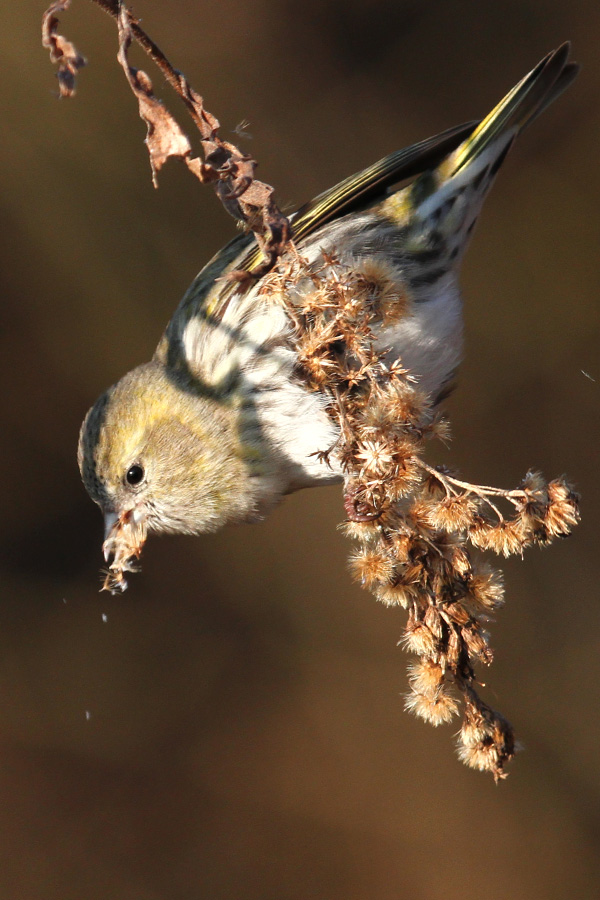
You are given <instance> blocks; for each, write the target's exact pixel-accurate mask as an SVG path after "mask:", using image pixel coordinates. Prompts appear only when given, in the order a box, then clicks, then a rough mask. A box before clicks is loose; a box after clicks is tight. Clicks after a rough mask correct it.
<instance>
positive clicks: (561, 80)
mask: <svg viewBox="0 0 600 900" xmlns="http://www.w3.org/2000/svg"><path fill="white" fill-rule="evenodd" d="M569 50H570V45H569V43H568V42H567V43H565V44H562V45H561V46H560V47H559V48H558V49H557V50H554V51H553V52H552V53H549V54H548V55H547V56H545V57H544V59H542V60H541V62H539V63H538V64H537V66H536V67H535V68H534V69H533V70H532V71H531V72H530V73H529V74H528V75H526V76H525V78H523V79H522V80H521V81H520V82H519V83H518V84H517V85H516V86H515V87H514V88H513V89H512V90H511V91H509V92H508V94H507V95H506V96H505V97H504V98H503V99H502V100H501V101H500V103H499V104H498V105H497V106H495V107H494V109H493V110H492V111H491V112H490V113H489V115H487V116H486V117H485V119H483V121H482V122H481V123H480V124H479V125H478V126H477V128H476V129H475V130H474V131H473V133H472V134H471V135H470V136H469V137H468V138H467V139H466V141H464V142H463V143H462V144H461V145H460V147H458V149H457V150H455V152H454V153H453V154H451V156H450V157H449V158H448V160H447V161H446V163H445V164H444V174H445V176H446V177H447V178H448V177H452V176H453V175H456V174H457V173H458V172H460V170H461V169H463V168H464V167H465V166H467V165H468V164H469V163H470V162H471V161H472V160H473V159H476V158H477V157H478V156H479V155H480V154H481V153H482V152H483V151H484V150H485V149H486V147H488V146H490V144H492V143H493V142H494V141H495V140H496V139H497V138H498V137H499V136H500V135H502V134H504V135H506V136H507V137H508V135H510V134H512V136H513V137H514V136H516V135H517V134H518V133H519V132H520V131H522V130H523V128H525V127H526V126H527V125H528V124H529V123H530V122H532V121H533V120H534V119H535V118H537V116H538V115H539V114H540V113H542V112H543V111H544V110H545V109H546V107H548V106H549V105H550V103H552V102H553V101H554V100H555V99H556V98H557V97H558V96H559V94H561V93H562V92H563V91H564V90H565V89H566V88H567V87H568V85H569V84H570V83H571V81H572V80H573V78H575V76H576V75H577V72H578V66H576V65H575V64H573V63H568V62H567V60H568V57H569Z"/></svg>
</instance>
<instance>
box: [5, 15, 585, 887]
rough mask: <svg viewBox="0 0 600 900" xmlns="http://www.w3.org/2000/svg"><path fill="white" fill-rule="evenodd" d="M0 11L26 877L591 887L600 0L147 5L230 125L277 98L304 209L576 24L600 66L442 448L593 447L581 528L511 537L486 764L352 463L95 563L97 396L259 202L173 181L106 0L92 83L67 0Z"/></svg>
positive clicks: (540, 144) (518, 219)
mask: <svg viewBox="0 0 600 900" xmlns="http://www.w3.org/2000/svg"><path fill="white" fill-rule="evenodd" d="M0 9H1V10H2V13H3V28H2V33H1V35H0V48H1V52H2V60H3V66H2V68H3V75H2V98H1V100H0V104H1V106H2V110H1V116H2V132H3V139H2V146H1V149H0V154H1V157H0V158H1V173H2V176H1V185H2V186H1V189H0V203H1V207H2V215H3V226H2V235H3V239H2V242H1V245H0V253H1V255H2V261H1V264H0V275H1V278H2V281H3V286H2V316H1V324H0V327H1V332H0V340H1V347H0V370H1V373H2V375H1V384H2V391H1V398H2V411H1V422H2V425H1V428H2V441H1V456H0V461H1V467H0V472H1V473H2V480H3V485H2V514H1V516H0V528H1V529H2V535H1V538H0V578H1V598H0V600H1V602H0V898H2V900H109V898H111V900H112V898H127V900H180V898H181V900H183V898H189V900H195V898H201V900H204V898H206V900H226V898H227V900H229V898H235V900H307V898H313V897H314V898H319V900H403V898H405V897H406V898H410V900H430V898H438V897H444V898H445V900H458V898H463V897H464V896H466V895H474V896H485V897H486V898H489V900H500V898H505V897H510V898H527V900H542V898H543V900H554V898H556V900H559V898H560V900H563V898H565V897H569V898H576V900H584V898H585V900H588V898H591V897H594V896H597V894H598V890H599V885H600V881H599V877H598V876H599V874H600V871H599V870H600V861H599V858H598V857H599V853H598V851H599V843H600V805H599V800H600V774H599V773H600V765H599V751H598V748H599V745H600V724H599V716H598V705H599V701H600V677H599V676H600V661H599V659H598V651H599V649H600V631H599V629H600V609H599V605H598V577H599V572H598V568H599V567H598V537H597V521H598V515H599V512H600V508H599V507H600V491H599V488H598V468H597V455H598V454H597V442H598V434H599V428H598V425H599V420H598V406H599V400H600V364H599V363H600V360H599V354H598V318H599V317H598V251H597V248H598V243H599V227H598V203H599V197H600V174H599V167H598V132H599V117H598V109H599V105H600V67H599V62H598V34H599V33H600V8H599V7H598V4H596V3H593V2H589V3H585V2H577V0H575V2H570V3H564V2H549V0H543V2H542V0H538V2H533V0H530V2H526V0H518V2H517V0H514V2H510V0H505V2H497V3H487V4H482V3H481V2H480V0H472V2H471V0H464V2H445V3H444V2H427V0H422V2H417V0H393V2H379V3H376V2H371V3H369V2H360V0H354V2H352V0H347V2H336V0H328V2H327V0H325V2H318V0H307V2H304V3H303V4H299V3H297V2H294V3H292V2H289V0H286V2H272V3H269V2H265V0H262V2H260V0H254V2H252V3H251V2H249V0H248V2H240V0H221V2H220V3H218V4H217V3H208V2H206V3H200V2H191V0H170V2H169V3H159V2H157V0H139V3H137V4H136V8H135V9H136V12H137V14H138V15H140V16H142V17H143V20H144V25H145V26H146V28H147V29H148V31H149V32H150V33H151V35H152V36H153V37H154V38H155V39H156V40H157V42H158V43H159V44H160V45H161V46H162V48H163V49H164V50H165V52H166V53H167V54H168V55H169V56H170V58H171V59H172V62H173V63H174V64H175V65H176V66H178V67H179V68H181V69H183V71H185V72H186V74H187V75H188V77H189V78H190V80H191V81H192V83H193V84H194V86H195V87H196V88H197V89H198V90H200V91H201V92H202V93H203V94H204V96H205V98H206V103H207V107H208V109H209V110H211V111H212V112H214V113H215V114H217V115H218V116H219V117H220V119H221V122H222V134H223V136H224V137H226V138H227V137H228V136H230V135H231V131H232V130H233V128H234V127H235V126H236V125H237V124H238V123H239V122H240V121H241V120H243V119H247V120H249V121H250V123H251V125H250V126H249V130H250V132H251V133H252V134H253V135H254V140H253V141H252V142H251V143H249V144H248V145H247V146H248V148H249V149H250V150H251V152H252V153H253V154H254V155H255V156H256V157H257V158H258V160H259V161H260V169H259V173H260V176H261V177H262V178H264V179H265V180H266V181H268V182H270V183H272V184H275V185H277V187H278V196H279V198H280V200H281V201H282V202H284V203H289V204H291V206H294V205H298V204H300V203H301V202H303V201H304V200H306V199H307V198H309V197H310V196H312V195H314V194H315V193H317V192H319V191H321V190H323V189H325V188H326V187H328V186H329V185H330V184H332V183H334V182H335V181H337V180H339V179H341V178H342V177H345V176H346V175H348V174H350V173H352V172H353V171H355V170H357V169H359V168H361V167H363V166H365V165H367V164H369V163H371V162H372V161H374V160H375V159H377V158H379V157H380V156H382V155H384V154H386V153H388V152H390V151H392V150H393V149H396V148H397V147H399V146H402V145H405V144H407V143H409V142H412V141H414V140H417V139H420V138H423V137H426V136H428V135H430V134H433V133H435V132H437V131H440V130H441V129H443V128H447V127H449V126H451V125H454V124H456V123H458V122H461V121H465V120H468V119H471V118H473V117H477V116H481V115H483V114H485V113H486V112H487V111H488V110H489V109H490V108H491V107H492V105H494V103H496V102H497V101H498V100H499V99H500V97H501V96H502V95H503V94H504V93H505V91H506V90H508V88H510V87H511V86H512V84H513V83H515V82H516V81H517V80H518V79H520V78H521V77H522V76H523V75H524V74H525V73H526V72H527V71H528V70H529V69H530V68H532V66H533V65H534V64H535V63H536V62H537V61H538V59H539V58H540V57H541V56H542V55H543V54H544V53H545V52H547V51H548V50H549V49H551V48H552V47H554V46H556V45H557V44H559V43H560V42H562V41H563V40H565V39H567V38H570V39H571V40H572V41H573V43H574V53H575V56H576V57H577V58H578V59H579V60H580V61H581V62H582V63H583V64H584V70H583V73H582V75H581V76H580V78H579V80H578V81H577V83H576V84H575V85H574V86H573V87H572V88H571V89H570V90H569V92H568V93H567V94H566V95H565V96H564V97H563V98H562V99H561V100H560V101H559V102H558V103H557V104H556V105H555V106H553V107H552V108H551V109H550V110H549V111H548V112H547V113H546V114H545V115H544V116H543V117H542V118H541V119H540V120H539V121H538V122H536V124H535V126H534V127H533V128H532V129H531V130H530V131H528V132H527V133H526V134H525V135H524V136H523V137H522V139H521V141H520V142H519V143H518V145H517V146H516V148H515V149H514V151H513V153H511V155H510V157H509V159H508V161H507V163H506V165H505V167H504V169H503V171H502V173H501V176H500V177H499V179H498V182H497V184H496V186H495V188H494V190H493V192H492V194H491V196H490V197H489V199H488V201H487V205H486V209H485V212H484V215H483V216H482V222H481V225H480V227H479V229H478V231H477V233H476V235H475V237H474V240H473V242H472V246H471V248H470V251H469V253H468V255H467V258H466V262H465V266H464V273H463V276H464V277H463V285H464V293H465V298H466V312H465V318H466V343H467V350H466V360H465V364H464V366H463V369H462V375H461V379H460V384H459V388H458V390H457V391H456V393H455V395H454V397H453V398H452V399H451V401H450V403H449V410H450V413H451V417H452V420H453V426H454V434H455V438H454V442H453V444H452V447H451V449H450V451H446V450H444V448H443V447H440V448H439V449H437V450H436V454H437V455H436V456H435V458H436V459H437V460H438V461H441V462H447V463H449V462H451V463H452V464H453V465H454V466H456V467H458V468H459V469H460V471H461V472H462V473H464V475H465V476H466V477H469V478H471V479H473V480H480V481H484V482H486V483H493V484H499V485H504V486H507V487H508V486H513V485H514V484H515V483H517V481H518V480H519V479H520V478H521V476H522V475H523V474H524V473H525V471H526V470H527V469H528V468H529V467H536V468H540V469H542V470H543V471H544V472H545V473H546V474H547V475H549V476H551V475H556V474H560V473H562V472H568V473H569V475H570V476H571V478H572V479H573V480H574V481H575V482H576V484H577V486H578V488H579V490H580V491H581V493H582V495H583V503H582V510H583V516H584V521H583V524H582V525H581V527H580V528H578V529H577V530H576V533H575V535H574V537H573V538H572V539H571V540H569V541H564V542H560V543H558V544H556V545H555V546H553V547H552V548H550V549H547V550H544V551H538V550H530V551H528V552H527V554H526V555H525V558H524V560H523V561H520V560H510V561H509V562H508V563H506V564H505V565H504V571H505V575H506V581H507V606H506V608H505V609H504V610H503V611H501V613H500V614H499V616H498V621H497V623H496V624H495V625H494V627H493V645H494V647H495V649H496V652H497V658H496V661H495V663H494V665H493V667H492V669H491V670H490V671H489V672H486V673H485V676H484V677H485V680H486V681H487V682H488V684H489V689H488V692H487V696H488V699H490V701H491V702H492V703H493V705H495V706H497V707H498V708H500V709H501V710H502V711H503V712H504V713H505V714H506V715H507V716H509V718H510V719H511V720H512V721H513V723H514V725H515V727H516V729H517V731H518V734H519V737H520V739H521V740H522V742H523V745H524V752H523V753H521V754H520V755H519V756H518V758H517V759H516V760H515V762H514V763H513V765H512V766H511V775H510V777H509V779H508V781H507V782H504V783H503V784H501V785H499V786H498V787H496V786H495V785H494V784H493V781H492V779H491V778H490V777H489V776H484V775H481V774H479V773H475V772H472V771H469V770H467V769H465V768H464V767H463V766H462V765H461V764H460V763H459V762H458V761H457V759H456V757H455V755H454V752H453V747H452V745H453V728H451V727H443V728H440V729H438V730H437V731H436V730H434V729H432V728H430V727H429V726H427V725H425V724H422V723H420V722H419V721H417V720H415V719H412V718H410V717H409V716H408V715H407V714H406V713H404V712H403V700H402V694H403V692H404V691H405V689H406V678H405V667H406V663H407V658H406V657H405V655H404V654H403V653H402V652H401V650H400V649H398V648H397V647H396V641H397V640H398V638H399V636H400V634H401V631H402V626H403V621H404V618H403V616H404V614H403V613H402V611H400V610H390V609H386V608H384V607H383V606H380V605H377V603H376V602H375V600H374V599H373V598H372V597H371V596H370V595H369V594H367V593H364V592H362V591H361V590H359V588H358V587H356V586H354V585H352V584H351V582H350V578H349V575H348V573H347V571H346V561H345V560H346V555H347V552H348V549H349V547H348V546H347V543H346V541H345V540H344V539H343V537H342V536H341V535H340V533H339V532H338V531H337V530H336V525H337V524H338V523H339V522H340V521H341V520H342V518H343V512H342V507H341V502H340V492H339V490H338V489H336V488H334V489H329V490H322V491H321V492H317V491H314V492H307V493H303V494H299V495H296V496H294V497H292V498H290V499H289V500H287V501H286V502H285V503H284V504H283V506H282V507H281V508H280V509H278V510H277V511H276V512H275V514H274V515H272V517H271V518H270V520H269V521H268V522H266V523H265V524H264V525H261V526H252V527H242V528H237V529H229V530H227V531H225V532H223V533H221V534H218V535H215V536H210V537H206V538H161V539H154V540H152V539H151V540H150V542H149V545H148V546H147V548H146V552H145V555H144V571H143V573H142V574H141V575H140V576H137V577H134V578H133V579H132V580H131V584H130V589H129V591H128V593H127V594H126V595H125V596H124V597H116V598H114V597H110V596H109V595H107V594H98V592H97V590H98V584H99V582H98V575H97V570H98V568H99V566H100V563H101V556H100V544H101V520H100V515H99V513H98V510H97V509H96V508H95V507H94V506H93V504H92V503H91V502H90V501H89V500H88V498H87V496H86V495H85V493H84V490H83V488H82V486H81V484H80V481H79V475H78V472H77V468H76V462H75V448H76V441H77V433H78V428H79V424H80V421H81V419H82V417H83V415H84V413H85V411H86V410H87V408H88V406H89V405H90V404H91V403H92V402H93V400H94V399H95V398H96V396H97V395H98V394H99V393H100V391H101V390H103V389H104V388H105V387H106V386H107V385H108V384H110V383H112V382H113V381H115V380H116V379H117V378H119V377H120V375H122V374H123V373H124V372H125V371H127V370H128V369H130V368H132V367H133V366H135V365H137V364H138V363H140V362H142V361H144V360H145V359H148V358H149V357H150V355H151V354H152V351H153V349H154V346H155V344H156V343H157V341H158V338H159V336H160V334H161V331H162V328H163V327H164V325H165V324H166V322H167V320H168V318H169V316H170V315H171V312H172V311H173V309H174V308H175V306H176V304H177V302H178V300H179V298H180V296H181V295H182V293H183V292H184V290H185V288H186V286H187V284H188V283H189V281H190V280H191V279H192V278H193V276H194V275H195V274H196V272H197V270H198V269H199V268H200V267H201V265H202V264H203V263H204V262H205V261H206V260H207V259H208V258H209V257H210V256H211V255H212V253H213V252H214V251H215V250H217V249H218V247H219V246H220V245H221V244H222V243H224V242H225V241H226V240H228V239H229V238H230V237H231V236H232V235H233V234H234V226H233V223H232V220H230V219H229V218H228V217H227V216H226V214H225V213H224V212H223V211H222V209H221V208H220V207H219V204H218V203H217V201H216V199H215V197H214V196H213V194H212V191H211V190H210V189H209V188H201V187H200V186H199V185H197V183H196V182H195V181H194V180H193V179H192V177H191V176H190V175H189V174H188V173H187V172H186V171H185V169H184V167H183V166H179V165H178V164H177V163H170V164H169V165H168V166H167V169H166V170H165V171H164V173H163V174H162V175H161V177H160V185H161V187H160V190H159V191H154V190H153V189H152V186H151V183H150V177H149V167H148V160H147V156H146V151H145V148H144V146H143V143H142V140H143V137H144V126H143V124H142V123H141V121H140V120H139V119H138V117H137V111H136V106H135V103H134V100H133V98H132V96H131V95H130V94H129V89H128V87H127V85H126V83H125V80H124V78H123V75H122V73H121V70H120V69H119V67H118V66H117V63H116V60H115V53H116V30H115V27H114V24H113V23H112V22H111V21H110V20H109V19H108V18H107V17H106V16H105V15H104V14H103V13H102V12H101V11H100V10H99V9H97V8H93V7H92V6H91V4H90V3H88V2H84V0H78V2H75V3H74V8H73V9H72V11H71V12H70V13H68V14H64V15H63V16H62V23H63V31H64V33H65V34H67V35H68V36H69V37H70V38H71V39H72V40H74V41H75V42H76V44H77V45H78V47H79V48H80V49H81V50H82V52H84V53H85V54H86V55H87V56H88V58H89V63H90V65H89V68H87V69H86V70H85V71H84V72H83V73H82V75H81V78H80V84H79V92H78V95H77V97H76V98H75V99H74V100H72V101H66V102H59V101H58V100H56V99H55V98H54V97H53V96H52V91H54V90H55V82H54V79H53V72H52V69H51V67H50V65H49V63H48V62H47V53H46V51H43V50H42V48H41V47H40V45H39V18H40V16H41V13H42V11H43V2H40V4H37V3H35V2H34V3H32V2H27V3H26V4H18V5H15V4H11V3H8V2H7V0H2V2H1V3H0ZM136 58H138V57H136ZM139 60H141V57H140V58H139ZM147 68H148V71H149V72H150V73H151V75H152V77H153V78H154V81H155V83H156V84H157V85H158V84H159V83H160V79H159V76H158V74H157V73H155V71H154V70H153V69H152V67H151V66H150V64H148V66H147ZM164 96H165V97H169V104H170V106H171V108H172V109H177V101H176V99H175V98H174V97H173V98H171V96H170V95H169V94H168V92H167V91H165V92H164ZM182 121H183V122H185V117H184V116H182ZM185 127H186V130H188V133H190V134H191V133H192V131H193V126H192V125H191V124H189V125H188V124H187V123H186V126H185ZM582 370H584V371H585V372H587V373H588V374H589V375H590V376H592V378H593V379H595V381H593V380H590V378H588V377H586V376H585V375H584V374H582Z"/></svg>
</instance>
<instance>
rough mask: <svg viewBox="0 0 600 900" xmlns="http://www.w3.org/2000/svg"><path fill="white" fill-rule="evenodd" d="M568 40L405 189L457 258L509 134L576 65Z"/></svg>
mask: <svg viewBox="0 0 600 900" xmlns="http://www.w3.org/2000/svg"><path fill="white" fill-rule="evenodd" d="M568 56H569V44H568V43H565V44H562V46H560V47H559V48H558V49H557V50H554V51H553V52H552V53H549V54H548V55H547V56H546V57H544V59H542V60H541V61H540V62H539V63H538V65H537V66H536V67H535V68H534V69H533V70H532V71H531V72H530V73H529V74H528V75H526V76H525V78H523V79H522V80H521V81H520V82H519V83H518V84H517V85H516V86H515V87H514V88H513V89H512V90H511V91H509V93H508V94H507V95H506V96H505V97H504V98H503V99H502V100H501V101H500V103H499V104H498V105H497V106H496V107H494V109H493V110H492V111H491V112H490V113H489V115H488V116H486V117H485V119H483V121H482V122H480V123H479V125H477V126H476V128H475V129H474V130H473V132H472V133H471V134H470V135H469V136H468V137H467V138H466V140H464V141H463V142H462V143H461V144H460V145H459V146H458V147H457V149H456V150H454V151H453V152H452V153H451V154H450V155H449V156H447V157H446V159H444V161H443V162H442V163H441V164H440V165H439V166H438V167H437V168H435V169H433V170H431V171H429V172H426V173H425V174H423V175H421V176H420V177H419V178H417V180H416V181H415V182H414V183H413V185H412V186H411V189H410V205H411V207H412V211H413V215H414V216H415V217H416V218H417V219H418V220H420V221H421V223H428V224H429V226H430V228H431V229H433V230H435V231H436V232H437V234H438V236H440V237H443V238H444V243H445V245H446V250H447V252H448V254H449V255H450V259H451V261H455V260H458V258H459V257H460V256H461V255H462V251H463V250H464V247H465V245H466V243H467V239H468V237H469V236H470V233H471V231H472V229H473V227H474V225H475V221H476V219H477V215H478V213H479V210H480V208H481V203H482V201H483V198H484V197H485V195H486V193H487V191H488V189H489V188H490V186H491V184H492V181H493V180H494V177H495V175H496V173H497V171H498V169H499V168H500V166H501V165H502V162H503V161H504V158H505V157H506V154H507V153H508V151H509V150H510V148H511V146H512V144H513V141H514V139H515V137H516V136H517V135H518V134H519V132H520V131H522V130H523V128H525V127H526V126H527V125H529V123H530V122H532V121H533V120H534V119H535V118H537V116H538V115H539V114H540V113H541V112H543V111H544V110H545V109H546V107H547V106H549V105H550V103H552V101H553V100H555V99H556V98H557V97H558V96H559V95H560V94H561V93H562V92H563V91H564V90H565V89H566V88H567V87H568V86H569V84H570V83H571V82H572V81H573V79H574V78H575V76H576V75H577V72H578V70H579V67H578V66H577V65H576V64H575V63H570V62H568Z"/></svg>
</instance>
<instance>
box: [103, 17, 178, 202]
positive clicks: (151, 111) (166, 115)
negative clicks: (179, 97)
mask: <svg viewBox="0 0 600 900" xmlns="http://www.w3.org/2000/svg"><path fill="white" fill-rule="evenodd" d="M118 24H119V52H118V54H117V59H118V60H119V62H120V64H121V66H122V67H123V71H124V72H125V75H126V77H127V81H128V82H129V86H130V87H131V90H132V91H133V93H134V94H135V97H136V99H137V101H138V104H139V113H140V118H141V119H143V120H144V122H145V123H146V126H147V128H148V133H147V135H146V141H145V143H146V146H147V148H148V153H149V155H150V166H151V168H152V183H153V185H154V187H158V182H157V179H156V176H157V173H158V172H159V171H160V170H161V169H162V167H163V166H164V164H165V163H166V161H167V160H168V159H170V158H171V157H172V156H179V157H182V158H183V159H187V158H188V157H189V156H190V154H191V152H192V147H191V144H190V142H189V140H188V138H187V136H186V135H185V134H184V132H183V130H182V129H181V127H180V126H179V124H178V123H177V122H176V121H175V119H174V118H173V116H172V115H171V113H170V112H169V111H168V110H167V108H166V106H165V105H164V103H162V102H161V101H160V100H159V99H158V98H157V97H155V96H154V93H153V91H152V82H151V81H150V78H149V77H148V75H147V74H146V73H145V72H144V71H142V70H141V69H135V68H134V67H133V66H130V65H129V60H128V58H127V53H128V51H129V47H130V46H131V41H132V39H133V38H132V34H131V27H130V25H129V19H128V15H127V12H126V10H125V8H124V7H121V10H120V13H119V19H118Z"/></svg>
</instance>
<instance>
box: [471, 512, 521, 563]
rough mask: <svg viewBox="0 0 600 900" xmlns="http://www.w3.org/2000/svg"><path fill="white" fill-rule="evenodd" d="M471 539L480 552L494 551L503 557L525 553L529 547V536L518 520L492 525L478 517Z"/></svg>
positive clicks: (472, 528) (473, 526)
mask: <svg viewBox="0 0 600 900" xmlns="http://www.w3.org/2000/svg"><path fill="white" fill-rule="evenodd" d="M469 539H470V541H471V543H472V544H474V546H475V547H478V548H479V549H480V550H493V551H494V553H498V554H502V555H503V556H511V555H512V554H514V553H523V550H524V549H525V547H526V546H527V536H526V535H525V534H524V533H523V528H522V526H521V523H520V522H519V521H518V520H516V521H515V520H511V521H508V522H507V521H506V520H503V521H502V522H498V523H496V524H494V525H490V524H489V523H488V522H485V523H484V522H483V520H482V518H481V517H479V516H478V517H476V518H475V521H474V524H473V525H472V526H471V528H470V529H469Z"/></svg>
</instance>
